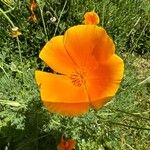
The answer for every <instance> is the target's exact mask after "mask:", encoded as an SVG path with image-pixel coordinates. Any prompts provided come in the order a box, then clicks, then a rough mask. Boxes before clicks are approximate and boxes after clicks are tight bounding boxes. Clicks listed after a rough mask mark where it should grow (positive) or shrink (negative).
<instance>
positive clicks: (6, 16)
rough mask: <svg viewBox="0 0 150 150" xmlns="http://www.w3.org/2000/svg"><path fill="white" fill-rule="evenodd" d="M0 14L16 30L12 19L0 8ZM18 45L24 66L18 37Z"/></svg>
mask: <svg viewBox="0 0 150 150" xmlns="http://www.w3.org/2000/svg"><path fill="white" fill-rule="evenodd" d="M0 12H1V13H2V14H3V15H4V17H5V18H6V19H7V20H8V22H9V23H10V24H11V26H12V27H13V28H14V27H15V25H14V23H13V22H12V21H11V19H10V18H9V17H8V15H7V14H6V13H5V12H4V11H3V10H2V9H1V8H0ZM17 45H18V50H19V58H20V63H21V64H22V54H21V48H20V42H19V38H18V37H17Z"/></svg>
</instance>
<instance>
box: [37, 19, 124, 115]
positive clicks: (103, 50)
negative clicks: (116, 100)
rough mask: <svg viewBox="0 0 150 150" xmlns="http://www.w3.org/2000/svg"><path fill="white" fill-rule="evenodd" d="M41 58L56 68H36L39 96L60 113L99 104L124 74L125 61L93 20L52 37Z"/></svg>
mask: <svg viewBox="0 0 150 150" xmlns="http://www.w3.org/2000/svg"><path fill="white" fill-rule="evenodd" d="M85 19H86V18H85ZM87 22H88V20H87ZM40 58H41V59H42V60H44V61H45V63H46V64H47V65H48V66H50V67H51V68H52V69H53V70H54V71H55V72H58V73H56V74H54V73H48V72H42V71H36V72H35V78H36V81H37V84H38V85H39V87H40V93H41V99H42V101H43V103H44V105H45V106H46V107H47V108H48V110H49V111H50V112H56V113H59V114H62V115H68V116H76V115H80V114H82V113H85V112H87V111H88V110H89V108H90V107H93V108H95V109H98V108H100V107H102V106H103V105H104V104H105V103H106V102H108V101H109V99H110V98H111V97H113V96H114V95H115V93H116V92H117V90H118V88H119V84H120V82H121V79H122V77H123V70H124V63H123V60H122V59H121V58H120V57H119V56H117V55H116V54H115V45H114V43H113V41H112V39H111V38H110V37H109V36H108V35H107V33H106V31H105V30H104V29H103V28H102V27H98V26H97V25H95V24H90V25H89V24H87V25H77V26H73V27H71V28H69V29H68V30H67V31H66V32H65V34H64V35H61V36H56V37H53V38H52V39H51V40H50V41H49V42H47V43H46V45H45V46H44V48H43V49H42V51H41V52H40Z"/></svg>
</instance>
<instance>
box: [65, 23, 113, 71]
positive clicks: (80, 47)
mask: <svg viewBox="0 0 150 150" xmlns="http://www.w3.org/2000/svg"><path fill="white" fill-rule="evenodd" d="M64 46H65V48H66V50H67V52H68V54H69V55H70V58H71V59H72V60H73V61H74V62H75V63H76V64H77V66H78V67H79V68H80V69H83V68H87V67H88V65H87V63H88V61H90V57H91V55H93V56H94V57H95V58H96V59H98V60H99V61H105V60H106V59H107V58H108V57H110V56H111V55H113V54H114V51H115V47H114V44H113V42H112V40H111V39H110V38H109V36H108V35H107V33H106V31H105V30H104V29H103V28H101V27H97V26H96V25H78V26H74V27H71V28H70V29H68V30H67V31H66V32H65V35H64Z"/></svg>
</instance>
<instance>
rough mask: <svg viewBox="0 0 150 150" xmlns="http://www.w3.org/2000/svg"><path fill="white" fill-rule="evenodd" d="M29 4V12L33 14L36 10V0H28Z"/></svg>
mask: <svg viewBox="0 0 150 150" xmlns="http://www.w3.org/2000/svg"><path fill="white" fill-rule="evenodd" d="M30 3H31V6H30V10H31V12H34V11H35V10H36V9H37V3H36V0H30Z"/></svg>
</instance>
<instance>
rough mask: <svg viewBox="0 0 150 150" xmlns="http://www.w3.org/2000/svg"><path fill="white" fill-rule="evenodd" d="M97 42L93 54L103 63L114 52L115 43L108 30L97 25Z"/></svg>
mask: <svg viewBox="0 0 150 150" xmlns="http://www.w3.org/2000/svg"><path fill="white" fill-rule="evenodd" d="M96 34H97V43H96V45H95V47H94V49H93V53H92V54H93V56H95V58H96V59H97V60H98V61H99V62H101V63H103V62H106V61H107V60H108V59H109V58H110V57H111V56H112V55H113V54H114V53H115V45H114V43H113V41H112V39H111V38H110V37H109V36H108V34H107V33H106V31H105V30H104V29H102V28H101V27H97V32H96Z"/></svg>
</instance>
